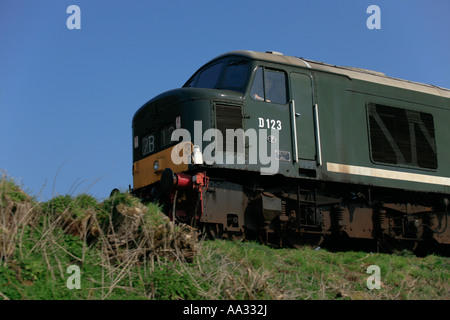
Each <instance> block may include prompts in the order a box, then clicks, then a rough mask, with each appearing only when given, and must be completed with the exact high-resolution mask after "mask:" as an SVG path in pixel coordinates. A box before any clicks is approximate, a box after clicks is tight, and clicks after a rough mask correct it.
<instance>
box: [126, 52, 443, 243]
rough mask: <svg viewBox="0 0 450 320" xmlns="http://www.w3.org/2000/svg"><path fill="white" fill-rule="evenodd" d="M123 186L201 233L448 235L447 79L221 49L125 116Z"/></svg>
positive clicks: (288, 239) (384, 238)
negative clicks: (128, 172) (414, 78)
mask: <svg viewBox="0 0 450 320" xmlns="http://www.w3.org/2000/svg"><path fill="white" fill-rule="evenodd" d="M132 139H133V141H132V148H133V168H132V171H133V188H132V193H133V194H135V195H136V196H138V197H140V198H141V199H142V200H143V201H157V202H158V203H160V204H161V205H162V206H163V208H164V210H165V213H166V214H167V215H168V216H169V217H170V218H171V219H173V220H175V221H179V222H182V223H186V224H189V225H192V226H194V227H198V228H201V229H202V230H204V231H205V232H206V233H207V234H209V235H211V236H213V237H229V238H244V237H249V238H255V237H256V238H258V239H261V240H262V241H264V242H268V243H272V244H276V245H283V244H286V243H289V244H292V245H301V244H304V243H306V244H310V245H319V244H321V243H322V242H323V241H324V240H325V241H327V242H329V243H338V242H339V241H341V239H357V240H358V241H359V240H360V241H370V242H373V243H374V244H376V245H377V246H378V248H383V249H386V250H390V249H392V248H397V247H402V248H411V249H413V250H417V251H418V252H419V251H424V250H425V251H426V250H427V249H428V248H432V247H435V246H439V247H441V248H444V250H448V248H449V247H450V227H449V226H448V219H449V209H448V206H449V198H450V148H449V147H448V143H449V141H450V90H449V89H445V88H440V87H437V86H433V85H427V84H421V83H416V82H411V81H406V80H401V79H396V78H392V77H388V76H386V75H385V74H383V73H380V72H376V71H371V70H366V69H360V68H353V67H343V66H334V65H330V64H326V63H322V62H316V61H312V60H307V59H304V58H298V57H292V56H286V55H283V54H282V53H279V52H273V51H268V52H264V53H262V52H253V51H233V52H229V53H225V54H223V55H220V56H218V57H217V58H215V59H213V60H211V61H210V62H208V63H206V64H205V65H204V66H203V67H201V68H200V69H199V70H198V71H197V72H195V73H194V74H193V76H192V77H191V78H190V79H189V80H188V81H187V82H186V83H185V84H184V86H183V87H182V88H179V89H174V90H171V91H168V92H165V93H162V94H160V95H158V96H156V97H155V98H153V99H151V100H150V101H148V102H147V103H145V104H144V105H143V106H142V107H141V108H140V109H138V110H137V112H136V113H135V115H134V117H133V120H132Z"/></svg>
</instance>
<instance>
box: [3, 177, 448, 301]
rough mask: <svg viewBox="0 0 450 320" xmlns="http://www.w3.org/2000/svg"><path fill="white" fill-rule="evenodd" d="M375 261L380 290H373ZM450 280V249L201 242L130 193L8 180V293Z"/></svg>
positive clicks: (372, 293)
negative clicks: (43, 191) (383, 250)
mask: <svg viewBox="0 0 450 320" xmlns="http://www.w3.org/2000/svg"><path fill="white" fill-rule="evenodd" d="M71 265H75V266H78V267H79V270H80V277H79V280H80V281H79V284H80V289H69V288H68V286H67V285H68V284H69V286H70V285H71V284H72V285H76V284H77V278H75V276H76V275H77V273H76V271H75V272H74V271H71V269H69V272H68V267H69V266H71ZM370 265H377V266H379V267H380V271H381V273H380V280H381V283H380V284H381V288H380V289H372V290H369V289H368V288H367V279H368V277H370V276H371V274H370V273H367V272H366V271H367V268H368V267H369V266H370ZM449 280H450V258H448V257H440V256H436V255H429V256H427V257H425V258H418V257H415V256H414V255H412V254H410V253H407V252H400V253H398V254H393V255H387V254H377V253H367V252H352V251H350V252H328V251H326V250H312V249H310V248H306V247H305V248H303V249H300V250H297V249H274V248H271V247H268V246H264V245H261V244H258V243H255V242H236V241H234V242H233V241H222V240H220V241H219V240H216V241H204V240H200V241H199V240H198V237H197V234H196V232H195V231H194V230H191V229H190V228H188V227H184V226H179V225H176V226H174V225H173V224H172V223H171V222H170V221H168V219H167V218H165V217H164V215H162V214H161V213H160V211H159V208H158V206H156V205H154V204H150V205H147V206H144V205H142V204H141V203H140V202H139V201H138V199H136V198H133V197H132V196H130V195H129V194H127V193H120V194H117V195H116V196H115V197H113V198H109V199H106V200H105V201H103V202H101V203H99V202H98V201H97V200H95V199H94V198H93V197H91V196H89V195H85V194H83V195H79V196H74V197H73V196H58V197H55V198H53V199H52V200H50V201H48V202H44V203H43V202H37V201H35V200H34V199H33V198H32V197H31V196H30V195H28V194H26V193H25V192H23V190H22V189H21V188H20V187H19V186H18V185H17V183H16V182H14V181H13V180H12V179H10V178H6V177H3V178H2V179H1V181H0V300H1V299H33V300H41V299H77V300H78V299H165V300H168V299H193V300H197V299H205V300H210V299H327V300H328V299H450V283H449V282H450V281H449Z"/></svg>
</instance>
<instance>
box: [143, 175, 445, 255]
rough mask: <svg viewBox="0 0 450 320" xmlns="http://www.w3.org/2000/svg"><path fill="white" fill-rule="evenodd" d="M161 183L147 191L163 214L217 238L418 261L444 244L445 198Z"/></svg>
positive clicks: (211, 182) (288, 183)
mask: <svg viewBox="0 0 450 320" xmlns="http://www.w3.org/2000/svg"><path fill="white" fill-rule="evenodd" d="M167 176H171V178H170V179H164V180H165V181H164V185H162V183H160V184H157V185H156V186H153V191H152V193H153V195H155V194H156V195H157V197H158V198H159V199H158V201H159V202H160V203H162V204H163V205H164V208H165V211H166V213H167V214H168V215H169V216H170V217H171V218H172V219H173V220H176V221H178V222H182V223H187V224H189V225H193V226H196V227H199V228H200V229H203V230H204V231H205V233H207V234H208V235H210V236H212V237H215V238H240V239H244V238H247V239H258V240H260V241H261V242H264V243H270V244H272V245H275V246H284V245H290V246H297V245H303V244H307V245H312V246H319V245H321V244H322V243H323V242H324V241H326V242H327V243H328V245H330V244H331V246H332V244H333V243H336V244H337V243H340V241H342V240H349V239H350V240H351V239H359V240H368V241H370V242H371V244H372V245H374V246H376V248H375V249H374V250H383V251H391V250H392V249H411V250H415V251H417V252H418V253H421V252H424V251H425V250H428V249H430V248H432V247H433V246H441V245H448V244H450V228H448V225H447V220H448V211H447V206H448V200H447V198H446V197H445V195H437V194H423V193H417V192H414V193H408V192H406V191H404V190H388V189H386V188H376V187H371V186H359V185H358V186H356V185H350V184H343V183H342V184H341V183H335V182H333V183H332V182H326V181H315V180H308V179H304V180H300V181H298V180H296V181H293V179H288V178H285V177H281V176H275V177H271V179H270V180H269V179H267V178H264V177H262V176H259V175H257V174H251V173H248V172H246V173H242V174H240V175H239V178H234V179H233V178H230V177H232V176H231V175H230V172H228V171H223V170H214V169H212V170H209V171H204V172H190V173H189V172H188V173H186V174H181V175H180V174H174V173H173V172H171V170H169V172H166V178H167ZM194 177H195V178H194ZM225 178H226V179H225ZM168 180H169V182H167V181H168ZM269 181H270V182H269ZM144 191H145V190H140V192H141V193H140V194H139V195H140V196H141V198H142V197H143V194H144Z"/></svg>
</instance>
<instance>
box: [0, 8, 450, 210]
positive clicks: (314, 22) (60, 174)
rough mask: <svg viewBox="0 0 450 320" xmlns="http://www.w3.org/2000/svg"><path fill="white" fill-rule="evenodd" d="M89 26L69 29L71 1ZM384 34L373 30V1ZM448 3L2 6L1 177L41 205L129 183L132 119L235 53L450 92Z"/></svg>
mask: <svg viewBox="0 0 450 320" xmlns="http://www.w3.org/2000/svg"><path fill="white" fill-rule="evenodd" d="M72 4H74V5H77V6H79V7H80V9H81V29H80V30H69V29H68V28H67V26H66V20H67V18H69V16H70V14H68V13H66V9H67V7H68V6H70V5H72ZM372 4H375V5H378V6H379V7H380V9H381V29H380V30H369V29H368V28H367V27H366V20H367V19H368V18H369V16H370V14H367V13H366V9H367V7H368V6H369V5H372ZM449 12H450V1H447V0H430V1H422V0H409V1H405V0H370V1H369V0H367V1H366V0H353V1H352V0H342V1H336V0H317V1H310V0H309V1H302V0H296V1H287V0H277V1H274V0H271V1H264V0H239V1H235V0H230V1H213V0H209V1H198V0H190V1H186V0H183V1H171V0H167V1H159V0H158V1H144V0H139V1H138V0H127V1H125V0H120V1H119V0H117V1H103V0H96V1H92V0H89V1H87V0H70V1H65V0H58V1H55V0H0V121H1V125H0V169H2V170H3V171H5V172H6V173H7V174H8V175H9V176H12V177H14V178H16V179H18V181H19V182H20V183H21V184H22V185H23V187H24V189H25V190H26V191H28V192H29V193H30V194H32V195H34V196H36V197H37V199H38V200H42V201H45V200H48V199H50V198H51V197H53V196H56V195H60V194H71V195H77V194H79V193H89V194H91V195H93V196H94V197H96V198H97V199H99V200H101V199H103V198H105V197H107V196H108V195H109V192H110V191H111V190H112V189H113V188H115V187H118V188H119V189H122V190H126V189H127V188H128V185H129V184H132V174H131V168H132V137H131V119H132V117H133V114H134V112H135V111H136V110H137V109H138V108H139V107H140V106H142V105H143V104H144V103H145V102H146V101H148V100H150V99H151V98H152V97H154V96H155V95H157V94H159V93H161V92H164V91H167V90H170V89H173V88H176V87H180V86H182V85H183V84H184V82H185V81H186V80H187V79H188V78H189V76H190V75H191V74H192V73H193V72H194V71H195V70H196V69H197V68H199V67H200V66H201V65H203V64H204V63H206V62H207V61H209V60H211V59H212V58H214V57H215V56H217V55H219V54H222V53H224V52H228V51H232V50H254V51H267V50H273V51H280V52H283V53H284V54H286V55H294V56H299V57H304V58H307V59H311V60H318V61H324V62H327V63H331V64H336V65H346V66H353V67H361V68H367V69H372V70H376V71H381V72H384V73H386V74H387V75H389V76H393V77H398V78H402V79H408V80H412V81H417V82H423V83H429V84H434V85H438V86H442V87H446V88H450V36H449V34H450V19H448V13H449Z"/></svg>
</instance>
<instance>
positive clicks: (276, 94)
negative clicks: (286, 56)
mask: <svg viewBox="0 0 450 320" xmlns="http://www.w3.org/2000/svg"><path fill="white" fill-rule="evenodd" d="M250 95H251V97H252V99H253V100H257V101H266V102H273V103H278V104H285V103H286V102H287V88H286V74H285V73H284V72H283V71H278V70H271V69H265V68H263V67H258V70H256V74H255V79H254V80H253V85H252V88H251V90H250Z"/></svg>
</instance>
